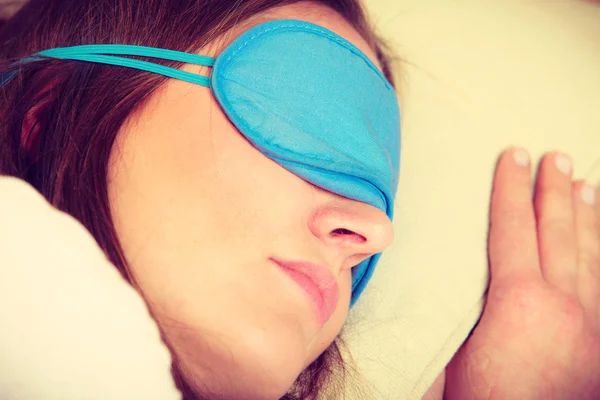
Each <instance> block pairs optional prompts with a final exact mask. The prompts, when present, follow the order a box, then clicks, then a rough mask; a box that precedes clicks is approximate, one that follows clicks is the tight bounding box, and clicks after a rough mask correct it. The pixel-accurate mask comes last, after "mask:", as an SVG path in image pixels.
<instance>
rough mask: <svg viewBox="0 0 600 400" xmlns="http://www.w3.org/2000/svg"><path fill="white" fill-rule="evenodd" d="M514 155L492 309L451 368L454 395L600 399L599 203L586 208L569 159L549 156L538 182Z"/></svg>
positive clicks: (494, 222) (500, 212)
mask: <svg viewBox="0 0 600 400" xmlns="http://www.w3.org/2000/svg"><path fill="white" fill-rule="evenodd" d="M514 152H515V150H514V149H513V150H510V151H508V152H506V153H504V154H503V155H502V157H500V160H499V163H498V166H497V169H496V175H495V179H494V191H493V193H492V202H491V212H490V220H491V227H490V234H489V258H490V273H491V280H490V286H489V292H488V296H487V302H486V306H485V309H484V312H483V315H482V317H481V320H480V321H479V323H478V325H477V327H476V328H475V330H474V331H473V333H472V335H471V336H470V337H469V339H468V340H467V342H466V343H465V344H464V345H463V346H462V347H461V349H460V350H459V351H458V353H457V354H456V355H455V357H454V358H453V360H452V362H451V363H450V365H449V366H448V367H447V368H446V389H445V396H444V398H445V399H449V400H453V399H549V400H554V399H557V400H558V399H589V400H593V399H598V398H599V396H600V375H599V374H598V371H600V240H599V235H600V229H599V226H598V225H599V223H598V222H599V221H598V213H597V201H596V202H595V203H594V204H587V203H585V202H584V201H583V199H582V195H581V193H582V190H583V189H584V186H585V182H584V181H573V180H572V170H573V168H572V166H571V168H570V170H569V171H567V172H568V173H566V174H565V173H563V172H561V171H560V170H559V168H557V163H556V160H557V158H558V157H560V156H561V155H560V154H559V153H551V154H548V155H546V156H545V157H544V158H543V160H542V162H541V163H540V169H539V173H538V177H537V180H536V181H535V185H534V182H533V179H532V177H531V165H530V164H529V163H528V164H527V165H525V166H520V165H517V164H516V163H515V162H514V158H513V154H514ZM563 157H564V155H563ZM562 164H564V160H563V163H562ZM532 188H533V189H532ZM589 190H591V191H592V193H593V189H591V188H590V189H589ZM532 195H533V196H532ZM532 198H533V200H532Z"/></svg>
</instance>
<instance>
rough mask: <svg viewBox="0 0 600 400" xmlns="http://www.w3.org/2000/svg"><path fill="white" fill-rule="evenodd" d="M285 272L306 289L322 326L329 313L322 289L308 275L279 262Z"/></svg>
mask: <svg viewBox="0 0 600 400" xmlns="http://www.w3.org/2000/svg"><path fill="white" fill-rule="evenodd" d="M277 265H278V266H279V267H280V268H281V270H283V272H285V273H286V274H287V275H288V276H289V277H290V278H292V279H293V280H294V281H295V282H296V283H297V284H298V286H300V287H301V288H302V290H304V292H305V293H306V295H307V297H308V298H309V299H310V300H311V302H312V303H313V305H314V306H315V308H314V310H315V314H316V317H317V322H318V323H319V325H320V326H321V327H322V326H323V325H325V322H327V319H328V318H329V315H328V313H327V308H326V307H325V302H324V301H323V296H322V295H321V291H320V290H319V288H318V287H317V285H315V284H314V283H313V281H312V280H311V279H310V278H309V277H307V276H306V275H304V274H302V273H300V272H298V271H294V270H293V269H289V268H285V267H284V266H282V265H279V264H277Z"/></svg>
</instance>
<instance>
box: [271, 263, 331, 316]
mask: <svg viewBox="0 0 600 400" xmlns="http://www.w3.org/2000/svg"><path fill="white" fill-rule="evenodd" d="M272 260H273V261H275V262H276V263H277V264H279V265H281V266H282V267H284V268H289V269H293V270H294V271H297V272H300V273H301V274H304V275H306V276H307V277H308V278H309V279H310V280H311V281H312V282H313V283H314V284H315V286H316V287H317V288H318V289H319V292H321V296H322V298H323V303H324V304H325V308H326V310H327V319H329V318H330V317H331V315H332V314H333V312H334V311H335V309H336V306H337V302H338V297H339V285H338V283H337V279H336V278H335V276H334V275H333V274H332V273H331V271H329V269H328V268H327V267H326V266H324V265H322V264H317V263H314V262H310V261H304V260H282V259H276V258H272Z"/></svg>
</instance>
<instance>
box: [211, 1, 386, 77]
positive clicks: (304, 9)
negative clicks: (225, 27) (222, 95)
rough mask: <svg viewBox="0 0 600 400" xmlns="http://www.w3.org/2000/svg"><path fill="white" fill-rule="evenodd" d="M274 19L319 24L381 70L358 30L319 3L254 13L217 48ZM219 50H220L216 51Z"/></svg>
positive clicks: (222, 39) (224, 37)
mask: <svg viewBox="0 0 600 400" xmlns="http://www.w3.org/2000/svg"><path fill="white" fill-rule="evenodd" d="M276 19H297V20H301V21H306V22H310V23H313V24H316V25H320V26H322V27H323V28H326V29H329V30H330V31H332V32H334V33H336V34H338V35H339V36H341V37H343V38H344V39H346V40H347V41H349V42H350V43H352V44H353V45H355V46H356V47H358V48H359V49H360V50H361V51H362V52H363V53H365V54H366V56H367V57H369V59H370V60H371V61H372V62H373V63H374V64H375V65H376V66H377V68H379V70H380V71H381V69H382V67H381V63H380V62H379V60H378V58H377V56H376V55H375V52H374V51H373V49H372V48H371V47H370V46H369V45H368V43H367V42H366V40H365V39H364V38H363V37H362V36H361V35H360V34H359V33H358V31H357V30H356V29H355V28H354V27H353V26H352V25H350V23H348V22H347V21H346V20H345V19H344V18H343V17H342V16H341V15H340V14H338V13H337V12H336V11H335V10H333V9H331V8H329V7H327V6H325V5H323V4H319V3H312V2H299V3H294V4H287V5H284V6H278V7H273V8H271V9H269V10H266V11H263V12H261V13H259V14H256V15H254V16H253V17H251V18H250V19H248V20H246V21H244V23H242V24H239V25H237V26H236V27H235V28H233V29H231V30H230V31H229V32H227V33H226V34H225V35H223V37H221V38H220V39H219V40H218V42H219V44H218V47H219V49H224V48H225V47H227V46H228V45H229V44H230V43H231V42H233V41H234V40H235V39H236V38H237V37H238V36H239V35H241V34H242V33H244V32H245V31H247V30H248V29H250V28H252V27H254V26H256V25H258V24H261V23H263V22H267V21H272V20H276ZM218 52H220V51H218Z"/></svg>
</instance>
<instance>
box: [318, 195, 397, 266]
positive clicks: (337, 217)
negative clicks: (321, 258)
mask: <svg viewBox="0 0 600 400" xmlns="http://www.w3.org/2000/svg"><path fill="white" fill-rule="evenodd" d="M308 224H309V229H310V231H311V232H312V234H313V235H314V236H316V237H317V238H319V239H320V240H321V241H322V242H323V243H324V244H325V246H326V248H327V251H328V252H333V253H334V254H333V255H331V257H332V258H333V259H334V260H336V265H340V264H341V268H342V269H343V268H352V267H353V266H355V265H357V264H360V263H361V262H362V261H364V260H366V259H367V258H369V257H371V256H372V255H374V254H377V253H380V252H382V251H383V250H384V249H386V248H387V247H389V246H390V245H391V244H392V242H393V241H394V227H393V225H392V221H390V219H389V218H388V216H387V215H386V213H385V212H383V211H381V210H380V209H378V208H377V207H373V206H371V205H369V204H366V203H363V202H359V201H354V200H351V199H347V198H344V197H341V196H335V199H333V200H329V201H327V202H325V204H322V205H320V206H318V207H317V208H316V209H315V210H314V211H313V212H312V214H311V217H310V218H309V222H308Z"/></svg>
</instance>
